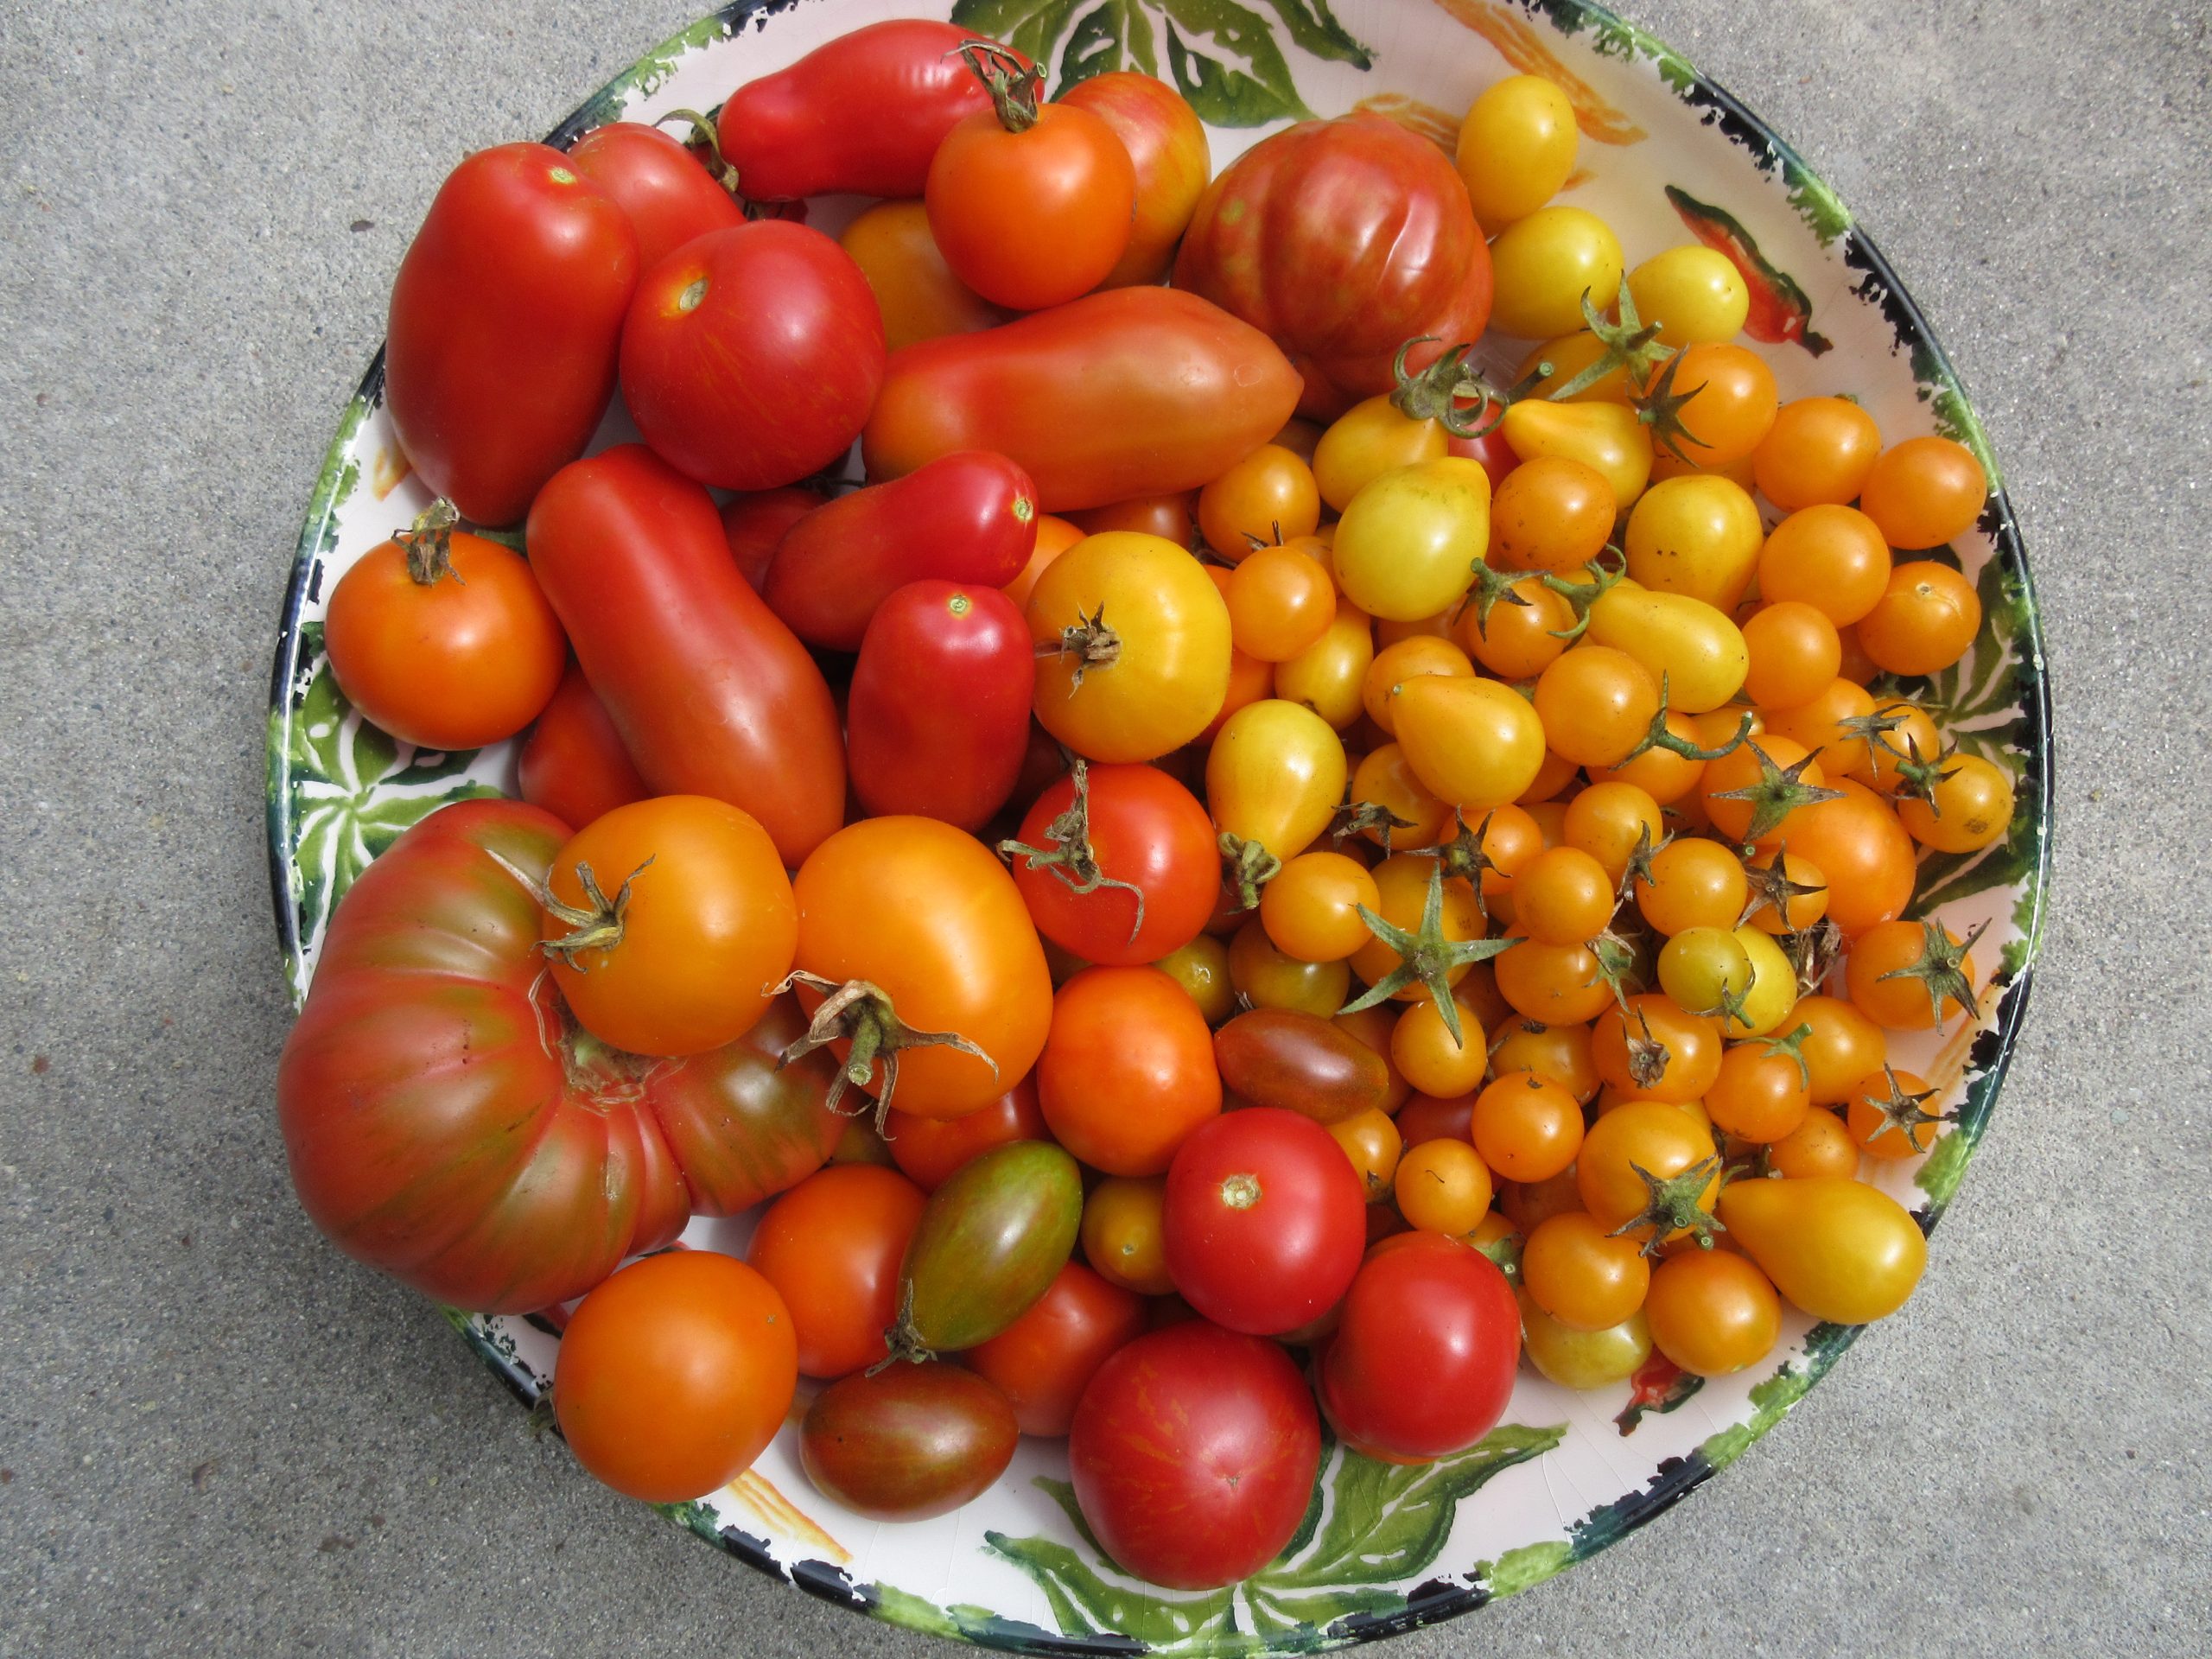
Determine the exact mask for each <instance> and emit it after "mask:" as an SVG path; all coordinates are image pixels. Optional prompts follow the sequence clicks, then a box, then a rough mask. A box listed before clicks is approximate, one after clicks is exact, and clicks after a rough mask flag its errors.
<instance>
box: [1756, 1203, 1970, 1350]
mask: <svg viewBox="0 0 2212 1659" xmlns="http://www.w3.org/2000/svg"><path fill="white" fill-rule="evenodd" d="M1719 1214H1720V1220H1721V1223H1722V1224H1723V1225H1725V1226H1726V1228H1727V1229H1728V1236H1729V1237H1730V1238H1732V1239H1733V1240H1735V1242H1736V1243H1738V1244H1740V1245H1742V1246H1743V1247H1744V1253H1745V1255H1749V1256H1750V1257H1751V1260H1752V1261H1754V1262H1758V1264H1759V1266H1760V1268H1762V1269H1764V1272H1765V1274H1766V1275H1767V1277H1768V1278H1770V1279H1771V1280H1773V1281H1774V1284H1775V1288H1776V1289H1777V1290H1779V1291H1780V1292H1781V1293H1782V1294H1783V1295H1784V1296H1787V1297H1788V1298H1789V1300H1791V1301H1792V1302H1795V1303H1796V1305H1797V1306H1799V1307H1802V1308H1803V1309H1804V1310H1805V1312H1806V1313H1809V1314H1811V1315H1812V1316H1813V1317H1814V1318H1815V1319H1832V1320H1834V1322H1835V1323H1836V1324H1838V1325H1863V1324H1865V1323H1866V1321H1867V1320H1869V1319H1885V1318H1887V1317H1888V1316H1889V1315H1890V1314H1891V1313H1896V1312H1897V1309H1899V1308H1900V1307H1903V1306H1904V1304H1905V1299H1906V1298H1907V1297H1909V1296H1910V1295H1911V1294H1912V1292H1913V1287H1914V1286H1916V1285H1917V1284H1918V1283H1919V1282H1920V1275H1921V1274H1922V1272H1923V1270H1925V1268H1927V1266H1928V1240H1927V1238H1926V1236H1924V1235H1923V1234H1922V1232H1921V1230H1920V1224H1919V1223H1918V1222H1916V1221H1915V1220H1914V1219H1913V1218H1912V1217H1911V1215H1910V1212H1908V1211H1906V1209H1905V1208H1904V1205H1901V1204H1899V1203H1898V1202H1897V1200H1896V1199H1895V1198H1891V1196H1890V1195H1889V1194H1888V1193H1886V1192H1882V1191H1881V1190H1880V1189H1879V1188H1878V1187H1872V1186H1869V1185H1866V1183H1865V1182H1864V1181H1859V1180H1853V1179H1851V1178H1850V1177H1849V1176H1844V1175H1815V1176H1808V1177H1806V1178H1805V1179H1801V1180H1794V1181H1779V1180H1774V1181H1738V1182H1735V1183H1733V1184H1732V1185H1730V1186H1729V1187H1728V1188H1727V1190H1726V1191H1725V1192H1722V1193H1721V1195H1720V1209H1719Z"/></svg>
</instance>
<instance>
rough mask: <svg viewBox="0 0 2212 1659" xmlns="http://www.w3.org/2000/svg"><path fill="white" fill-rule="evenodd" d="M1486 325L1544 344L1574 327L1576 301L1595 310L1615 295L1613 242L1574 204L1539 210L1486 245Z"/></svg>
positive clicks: (1617, 275) (1616, 241)
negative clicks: (1584, 301) (1488, 275)
mask: <svg viewBox="0 0 2212 1659" xmlns="http://www.w3.org/2000/svg"><path fill="white" fill-rule="evenodd" d="M1490 268H1491V308H1490V322H1491V327H1493V328H1495V329H1496V330H1497V332H1498V333H1500V334H1516V335H1518V336H1519V337H1520V338H1521V339H1522V340H1549V339H1551V338H1552V336H1554V334H1572V333H1573V332H1574V330H1576V329H1577V328H1580V327H1581V326H1582V322H1583V316H1582V296H1584V295H1585V294H1587V295H1588V296H1590V299H1591V302H1592V304H1594V305H1596V306H1597V307H1599V309H1601V310H1602V309H1603V308H1605V306H1606V305H1608V304H1609V303H1611V301H1612V299H1613V296H1615V295H1616V294H1618V292H1619V291H1620V285H1621V268H1622V259H1621V245H1620V238H1618V237H1617V236H1615V235H1614V234H1613V231H1612V227H1611V226H1610V225H1608V224H1606V223H1605V220H1604V219H1600V218H1599V217H1598V216H1597V214H1595V213H1587V212H1586V211H1584V210H1583V209H1582V208H1580V207H1558V206H1554V207H1539V208H1538V209H1537V210H1536V211H1535V212H1534V213H1530V214H1529V216H1528V217H1527V218H1525V219H1520V220H1518V221H1516V223H1514V224H1512V225H1509V226H1506V228H1505V229H1504V230H1503V231H1502V232H1499V233H1498V236H1497V240H1496V241H1494V242H1492V243H1491V245H1490Z"/></svg>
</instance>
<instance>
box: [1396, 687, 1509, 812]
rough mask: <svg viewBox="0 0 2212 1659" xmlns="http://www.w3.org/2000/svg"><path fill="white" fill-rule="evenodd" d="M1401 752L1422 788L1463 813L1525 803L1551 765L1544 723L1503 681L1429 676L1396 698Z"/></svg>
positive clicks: (1403, 689)
mask: <svg viewBox="0 0 2212 1659" xmlns="http://www.w3.org/2000/svg"><path fill="white" fill-rule="evenodd" d="M1391 702H1392V704H1393V705H1394V707H1393V713H1394V715H1395V721H1396V724H1397V737H1398V747H1400V748H1402V749H1403V750H1404V751H1405V755H1406V764H1407V765H1408V766H1411V767H1412V768H1413V770H1414V777H1416V778H1418V779H1421V786H1422V787H1423V788H1424V789H1426V790H1427V791H1428V792H1429V793H1430V794H1432V795H1433V796H1435V797H1436V798H1437V799H1439V800H1440V801H1445V802H1448V803H1449V804H1452V805H1453V806H1456V807H1458V808H1459V810H1461V811H1463V812H1486V811H1488V810H1490V809H1491V808H1492V807H1495V806H1504V805H1506V804H1508V803H1510V802H1512V801H1515V800H1517V799H1519V798H1520V796H1521V793H1522V791H1524V790H1526V789H1527V788H1528V787H1529V785H1530V784H1532V783H1534V782H1535V780H1536V773H1537V772H1539V771H1540V770H1541V769H1542V766H1543V764H1544V722H1543V721H1541V720H1539V719H1538V718H1537V717H1536V711H1535V709H1534V708H1532V707H1531V706H1530V705H1529V701H1528V699H1527V698H1525V697H1523V696H1521V694H1520V693H1519V692H1517V691H1516V690H1513V689H1512V688H1511V687H1510V686H1507V685H1501V684H1499V683H1497V681H1496V680H1483V679H1475V678H1473V677H1459V676H1457V675H1441V674H1423V675H1421V676H1418V677H1415V678H1413V679H1408V680H1405V681H1402V682H1401V683H1399V685H1398V687H1397V689H1396V690H1395V692H1394V693H1392V696H1391Z"/></svg>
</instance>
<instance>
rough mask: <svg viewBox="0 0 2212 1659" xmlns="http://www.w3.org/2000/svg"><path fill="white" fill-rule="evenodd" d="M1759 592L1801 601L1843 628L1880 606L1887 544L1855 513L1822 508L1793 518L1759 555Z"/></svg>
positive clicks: (1854, 510)
mask: <svg viewBox="0 0 2212 1659" xmlns="http://www.w3.org/2000/svg"><path fill="white" fill-rule="evenodd" d="M1758 575H1759V592H1760V593H1761V594H1764V596H1765V597H1766V598H1767V599H1768V600H1769V601H1781V600H1785V599H1791V600H1800V601H1803V602H1804V603H1806V604H1808V605H1810V606H1812V607H1814V608H1815V609H1816V610H1819V611H1821V612H1823V613H1826V615H1827V619H1828V620H1829V621H1831V622H1833V623H1834V624H1835V625H1836V626H1838V627H1843V626H1847V625H1848V624H1850V623H1853V622H1856V621H1857V620H1859V618H1860V617H1862V616H1864V615H1866V613H1867V612H1869V611H1871V610H1872V609H1873V608H1874V607H1875V606H1876V605H1877V604H1878V603H1879V602H1880V601H1881V597H1882V594H1883V590H1884V589H1885V588H1886V587H1887V586H1888V585H1889V580H1890V544H1889V543H1887V542H1885V541H1884V540H1883V539H1882V532H1881V530H1880V528H1879V527H1878V526H1877V525H1876V524H1875V523H1874V521H1873V520H1872V518H1868V517H1867V516H1866V514H1865V513H1863V512H1859V510H1858V509H1857V508H1855V507H1845V506H1834V505H1815V506H1809V507H1803V508H1801V509H1799V510H1798V511H1797V512H1793V513H1791V514H1790V515H1789V517H1788V518H1784V519H1783V521H1782V522H1781V523H1780V524H1777V525H1776V526H1775V527H1774V528H1773V529H1772V530H1771V531H1769V532H1768V533H1767V538H1766V543H1765V545H1764V547H1763V548H1761V549H1760V550H1759V563H1758Z"/></svg>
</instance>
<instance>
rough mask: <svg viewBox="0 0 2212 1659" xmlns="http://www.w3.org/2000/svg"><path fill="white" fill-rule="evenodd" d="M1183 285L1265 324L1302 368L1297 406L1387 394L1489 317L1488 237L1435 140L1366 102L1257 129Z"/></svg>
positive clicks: (1206, 214) (1206, 206) (1208, 215)
mask: <svg viewBox="0 0 2212 1659" xmlns="http://www.w3.org/2000/svg"><path fill="white" fill-rule="evenodd" d="M1175 285H1176V286H1177V287H1178V288H1187V289H1191V290H1192V292H1193V293H1197V294H1203V295H1205V296H1206V298H1208V299H1210V300H1212V301H1214V302H1216V303H1217V304H1220V305H1223V306H1226V307H1227V308H1229V309H1230V311H1233V312H1235V313H1236V315H1238V316H1240V317H1243V319H1244V320H1245V321H1248V322H1250V323H1252V324H1254V325H1255V326H1256V327H1260V328H1262V329H1263V330H1264V331H1266V333H1268V334H1269V335H1271V336H1273V337H1274V340H1275V342H1276V343H1277V344H1278V345H1280V346H1281V347H1282V348H1283V349H1284V350H1285V351H1286V352H1287V353H1290V357H1291V360H1292V361H1293V362H1294V364H1296V365H1297V366H1298V370H1299V372H1300V374H1301V375H1303V376H1304V377H1305V382H1306V387H1305V395H1304V397H1302V399H1301V400H1300V404H1299V412H1300V413H1301V414H1304V415H1309V416H1315V417H1317V418H1328V417H1332V416H1335V415H1337V414H1339V413H1341V412H1342V411H1343V410H1344V409H1345V408H1346V407H1347V406H1349V405H1350V404H1351V403H1352V402H1354V401H1355V400H1356V399H1357V398H1361V397H1372V396H1374V395H1375V394H1376V393H1378V392H1385V391H1390V390H1391V389H1392V388H1393V387H1394V386H1395V385H1396V384H1397V378H1396V376H1395V373H1394V372H1393V371H1392V364H1393V361H1394V359H1395V358H1396V356H1397V354H1398V349H1399V347H1401V346H1403V345H1404V344H1405V343H1406V342H1407V341H1408V340H1413V339H1414V338H1416V337H1418V336H1421V335H1427V336H1428V337H1429V338H1430V340H1431V342H1432V343H1431V344H1428V345H1425V346H1421V347H1419V348H1417V349H1416V350H1415V351H1414V352H1413V353H1410V354H1409V355H1408V364H1409V365H1410V366H1411V367H1413V368H1414V369H1416V370H1419V369H1421V368H1424V367H1426V366H1427V365H1428V364H1429V363H1431V362H1433V361H1434V360H1435V359H1436V358H1437V356H1438V355H1439V354H1440V353H1442V352H1443V351H1445V350H1447V349H1449V348H1450V346H1452V345H1453V344H1455V343H1458V342H1461V341H1466V340H1475V339H1478V338H1479V337H1480V335H1481V334H1482V331H1483V325H1484V323H1485V322H1486V321H1489V318H1490V296H1491V272H1490V250H1489V248H1488V247H1487V246H1486V245H1484V241H1483V234H1482V230H1481V228H1480V227H1479V226H1477V225H1476V223H1475V215H1474V211H1473V209H1472V208H1471V207H1469V206H1468V205H1467V191H1466V187H1465V185H1464V184H1462V183H1461V182H1460V181H1459V175H1458V173H1456V172H1455V171H1454V170H1453V169H1452V163H1451V162H1450V161H1449V160H1447V159H1446V157H1445V156H1444V155H1443V153H1442V152H1441V151H1440V150H1439V149H1437V148H1436V146H1435V145H1433V144H1432V143H1429V142H1428V141H1427V139H1425V138H1421V137H1415V136H1414V134H1413V133H1411V132H1408V130H1406V129H1405V128H1403V127H1402V126H1400V125H1399V124H1397V123H1396V122H1395V121H1391V120H1389V119H1387V118H1384V117H1382V116H1379V115H1373V114H1368V113H1359V114H1354V115H1349V116H1345V117H1344V118H1342V119H1340V120H1336V121H1303V122H1300V124H1298V125H1296V126H1294V127H1291V128H1289V129H1287V130H1285V131H1282V132H1279V133H1276V134H1274V136H1273V137H1269V138H1264V139H1262V140H1261V142H1260V143H1257V144H1255V145H1254V146H1253V147H1252V148H1251V149H1248V150H1246V151H1245V152H1244V154H1243V156H1239V157H1238V158H1237V159H1236V162H1233V163H1232V164H1231V165H1230V168H1229V170H1228V171H1227V172H1225V173H1224V174H1223V175H1221V176H1220V177H1219V178H1217V179H1216V180H1215V181H1213V183H1212V184H1211V186H1209V187H1208V188H1207V190H1206V194H1205V196H1203V197H1202V198H1201V199H1200V200H1199V202H1198V211H1197V213H1196V214H1195V215H1194V216H1193V217H1192V220H1191V228H1190V232H1189V233H1188V234H1187V235H1186V236H1185V237H1184V238H1183V248H1182V251H1181V252H1180V253H1179V254H1178V255H1177V256H1176V259H1175Z"/></svg>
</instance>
